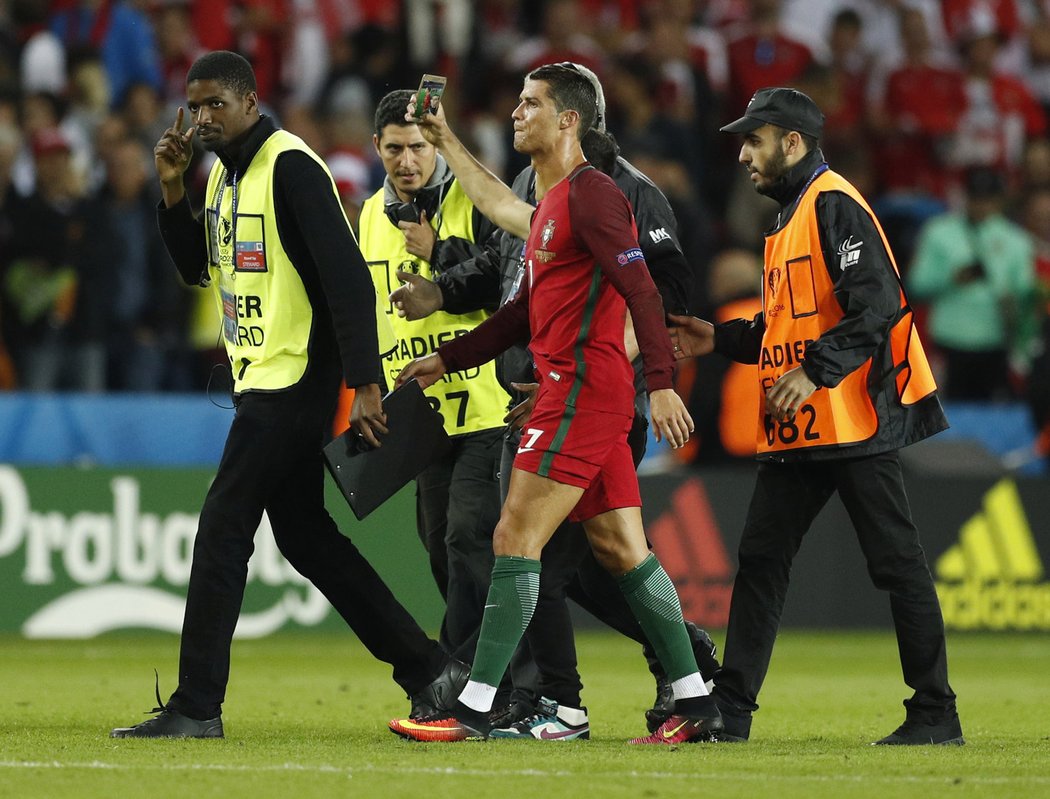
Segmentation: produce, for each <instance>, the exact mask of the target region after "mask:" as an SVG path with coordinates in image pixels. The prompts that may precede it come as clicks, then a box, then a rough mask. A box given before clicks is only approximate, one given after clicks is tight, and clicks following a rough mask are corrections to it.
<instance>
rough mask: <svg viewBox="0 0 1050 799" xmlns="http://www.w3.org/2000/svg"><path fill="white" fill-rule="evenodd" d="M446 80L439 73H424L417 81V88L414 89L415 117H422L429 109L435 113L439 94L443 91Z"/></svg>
mask: <svg viewBox="0 0 1050 799" xmlns="http://www.w3.org/2000/svg"><path fill="white" fill-rule="evenodd" d="M445 83H447V80H446V79H445V78H444V77H442V76H441V75H424V76H423V77H422V79H421V80H420V81H419V89H418V90H417V91H416V111H415V117H416V119H422V118H423V114H425V113H426V112H427V111H429V112H430V113H431V114H436V113H437V107H438V103H440V102H441V95H442V94H444V93H445Z"/></svg>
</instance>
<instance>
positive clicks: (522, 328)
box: [438, 164, 674, 416]
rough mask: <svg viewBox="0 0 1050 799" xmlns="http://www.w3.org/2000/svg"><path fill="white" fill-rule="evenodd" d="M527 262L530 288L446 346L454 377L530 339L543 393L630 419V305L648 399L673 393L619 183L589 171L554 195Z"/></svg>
mask: <svg viewBox="0 0 1050 799" xmlns="http://www.w3.org/2000/svg"><path fill="white" fill-rule="evenodd" d="M525 261H526V265H527V281H525V282H526V285H523V286H522V287H521V289H520V290H519V291H518V294H517V295H516V296H515V297H514V299H513V300H511V301H510V302H508V303H506V304H505V305H504V306H503V307H502V308H500V310H499V311H498V312H497V313H495V314H493V316H491V317H490V318H489V319H487V320H485V322H483V323H482V324H481V325H479V326H478V327H477V328H475V329H474V330H473V331H471V332H470V333H467V334H466V335H463V336H460V337H459V338H457V339H455V340H454V341H451V342H449V343H447V344H444V345H443V346H442V347H440V348H439V350H438V352H439V353H440V354H441V357H442V359H443V360H444V362H445V364H446V366H447V367H448V369H449V370H455V369H462V368H466V367H469V366H474V365H478V364H481V363H485V362H486V361H487V360H489V359H491V358H493V357H495V356H496V355H497V354H499V353H500V352H502V351H503V350H504V349H506V348H507V347H508V346H509V345H510V344H513V343H515V342H516V341H518V340H519V339H520V337H521V336H522V335H523V334H524V335H528V337H529V339H530V340H529V350H530V351H531V352H532V357H533V359H534V361H535V363H536V372H537V376H538V377H539V379H540V386H541V388H540V391H541V394H544V395H546V397H547V398H548V399H554V398H557V399H560V400H561V401H562V402H564V403H565V404H567V405H571V406H574V407H577V408H591V409H594V410H600V411H605V412H608V413H618V414H623V415H624V416H631V415H633V414H634V385H633V382H634V376H633V372H632V370H631V365H630V363H629V362H628V360H627V353H626V350H625V348H624V340H623V338H624V324H625V322H626V316H625V303H626V307H627V308H629V309H630V311H631V317H632V320H633V321H634V329H635V335H636V337H637V339H638V346H639V349H640V350H641V353H642V358H643V361H644V364H645V377H646V383H647V386H648V389H649V391H655V390H657V389H664V388H671V385H672V375H673V372H674V355H673V353H672V350H671V339H670V336H669V335H668V333H667V329H666V328H665V326H664V312H663V302H662V301H661V299H660V294H659V292H658V291H657V290H656V286H655V284H654V283H653V279H652V277H651V276H650V275H649V269H648V267H647V266H646V264H645V259H644V258H643V257H642V251H641V249H640V248H639V246H638V233H637V229H636V227H635V224H634V215H633V214H632V213H631V206H630V203H629V202H628V200H627V198H626V197H625V196H624V194H623V192H621V191H620V189H619V188H618V187H617V185H616V184H615V183H614V182H613V180H612V178H610V177H608V176H607V175H604V174H602V173H601V172H599V171H598V170H597V169H595V168H593V167H592V166H590V164H583V165H581V166H579V167H577V169H576V170H575V171H574V172H573V173H572V174H570V175H569V176H568V177H567V178H565V179H564V180H562V181H560V182H559V183H558V184H557V185H555V186H554V187H552V188H551V189H550V191H548V192H547V194H546V196H545V197H544V198H543V200H542V201H541V202H540V204H539V207H538V208H537V209H536V212H535V214H534V215H533V217H532V226H531V230H530V233H529V238H528V240H527V241H526V242H525Z"/></svg>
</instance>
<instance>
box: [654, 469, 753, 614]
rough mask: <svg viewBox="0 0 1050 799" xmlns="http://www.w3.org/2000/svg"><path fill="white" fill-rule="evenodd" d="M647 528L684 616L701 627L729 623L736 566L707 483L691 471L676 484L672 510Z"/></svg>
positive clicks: (671, 504) (669, 509) (672, 496)
mask: <svg viewBox="0 0 1050 799" xmlns="http://www.w3.org/2000/svg"><path fill="white" fill-rule="evenodd" d="M646 532H647V533H648V535H649V540H650V541H652V544H653V549H654V550H655V551H656V553H657V555H659V557H660V562H661V563H662V564H663V567H664V570H665V571H666V572H667V573H668V575H670V577H671V579H672V580H673V581H674V584H675V587H676V588H677V589H678V597H679V599H680V600H681V602H682V613H683V614H684V615H685V617H686V618H687V619H690V620H691V621H693V622H696V623H697V624H698V625H700V626H701V627H725V626H726V624H727V623H728V621H729V598H730V594H731V591H732V587H733V575H734V572H735V570H734V567H733V564H732V563H731V562H730V560H729V555H728V554H727V553H726V548H725V544H724V543H723V541H722V533H721V530H719V527H718V522H717V521H716V520H715V515H714V512H713V511H712V510H711V503H710V502H709V501H708V498H707V491H706V490H705V489H704V484H703V483H702V482H701V481H700V480H699V479H698V478H695V477H693V478H690V479H689V480H686V481H685V482H683V483H682V484H681V485H680V486H678V488H676V489H675V492H674V494H672V495H671V503H670V507H669V508H668V510H666V511H665V512H664V513H663V514H661V515H660V517H659V518H657V520H656V521H655V522H653V523H652V524H650V525H648V526H647V529H646Z"/></svg>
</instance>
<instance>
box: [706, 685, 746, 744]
mask: <svg viewBox="0 0 1050 799" xmlns="http://www.w3.org/2000/svg"><path fill="white" fill-rule="evenodd" d="M716 694H717V691H716ZM715 703H716V704H717V705H718V710H719V712H721V714H722V729H721V730H719V731H718V732H717V733H716V734H715V736H714V738H715V740H716V741H719V742H721V743H733V744H745V743H747V740H748V738H749V737H750V736H751V714H750V713H749V712H747V711H746V710H745V711H740V710H737V709H736V708H735V707H729V706H727V705H726V703H725V702H719V701H718V696H715Z"/></svg>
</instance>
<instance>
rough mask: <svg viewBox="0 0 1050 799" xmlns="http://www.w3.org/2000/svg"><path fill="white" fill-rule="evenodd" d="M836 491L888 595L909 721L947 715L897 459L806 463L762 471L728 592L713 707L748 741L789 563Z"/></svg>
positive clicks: (935, 616)
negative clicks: (910, 692)
mask: <svg viewBox="0 0 1050 799" xmlns="http://www.w3.org/2000/svg"><path fill="white" fill-rule="evenodd" d="M836 491H837V492H838V494H839V497H840V499H841V500H842V504H843V505H845V507H846V512H847V513H848V514H849V517H850V520H851V521H852V522H853V527H854V530H855V531H856V535H857V540H858V541H859V542H860V548H861V551H862V552H863V553H864V557H865V559H866V560H867V566H868V574H869V575H870V576H871V580H872V582H873V583H874V585H875V587H876V588H878V589H880V590H882V591H887V592H888V593H889V595H890V610H891V613H892V616H893V626H894V629H895V630H896V633H897V646H898V649H899V651H900V659H901V668H902V670H903V672H904V682H905V683H907V684H908V685H909V686H910V687H911V688H912V689H913V690H914V692H915V693H914V695H913V696H912V697H911V698H910V699H908V700H906V701H905V703H904V704H905V707H906V708H907V712H908V716H909V717H914V718H917V719H925V720H931V721H936V720H941V719H943V718H944V717H945V716H947V715H953V714H954V713H955V694H954V693H953V692H952V689H951V686H949V684H948V660H947V655H946V653H945V641H944V621H943V619H942V616H941V606H940V602H939V601H938V599H937V592H936V590H935V588H934V584H933V577H932V576H931V575H930V569H929V566H928V565H927V563H926V555H925V553H924V552H923V549H922V545H921V544H920V543H919V533H918V531H917V530H916V528H915V525H914V524H913V523H912V520H911V510H910V508H909V507H908V498H907V495H906V493H905V490H904V481H903V478H902V475H901V466H900V460H899V458H898V457H897V453H896V452H888V453H884V454H881V455H874V456H870V457H862V458H853V459H841V460H839V459H837V460H831V461H821V462H806V463H762V464H760V465H759V469H758V480H757V483H756V485H755V493H754V495H753V496H752V498H751V506H750V508H749V510H748V515H747V521H746V522H745V525H744V533H743V537H742V538H741V541H740V553H739V559H740V568H739V571H738V572H737V575H736V582H735V584H734V586H733V596H732V600H731V602H730V610H729V626H728V628H727V630H726V645H725V650H724V655H723V658H724V659H723V661H722V668H721V669H720V670H719V672H718V674H717V676H716V677H715V695H716V698H717V700H718V704H719V706H720V707H722V708H723V709H724V710H725V711H726V715H727V716H728V718H727V720H726V723H727V730H728V731H729V732H731V733H733V734H737V730H735V729H731V728H730V725H731V724H732V720H733V719H734V718H736V719H738V720H739V723H740V724H741V725H742V727H743V728H742V729H741V730H740V732H742V733H743V734H744V736H745V737H746V734H747V730H748V727H749V725H750V714H751V713H752V711H754V710H757V709H758V704H757V702H756V699H757V698H758V692H759V690H760V689H761V688H762V683H763V681H764V680H765V677H766V671H767V669H768V668H769V659H770V657H771V655H772V653H773V643H774V641H775V640H776V636H777V628H778V627H779V625H780V615H781V613H782V611H783V608H784V598H785V596H786V595H787V589H788V582H789V579H790V576H791V562H792V560H793V559H794V557H795V553H796V552H798V549H799V546H800V545H801V543H802V537H803V536H804V535H805V534H806V531H807V530H809V527H810V525H811V524H812V522H813V519H814V518H816V516H817V514H818V513H819V512H820V510H821V508H823V507H824V505H825V504H826V503H827V501H828V499H830V497H831V495H832V494H833V493H835V492H836Z"/></svg>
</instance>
